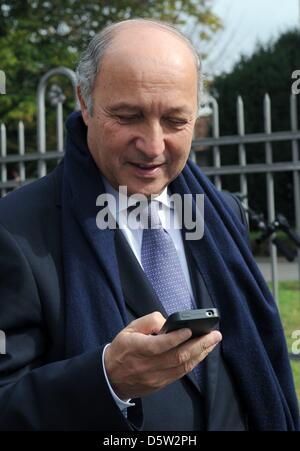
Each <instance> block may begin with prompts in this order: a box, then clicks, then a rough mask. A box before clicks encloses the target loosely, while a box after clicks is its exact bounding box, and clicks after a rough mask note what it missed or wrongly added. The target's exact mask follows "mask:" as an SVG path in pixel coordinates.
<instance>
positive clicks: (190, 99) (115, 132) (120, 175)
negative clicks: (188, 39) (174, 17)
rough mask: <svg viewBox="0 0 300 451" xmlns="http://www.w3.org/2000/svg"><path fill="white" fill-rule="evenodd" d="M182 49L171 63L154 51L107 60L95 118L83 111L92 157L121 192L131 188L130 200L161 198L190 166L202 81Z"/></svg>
mask: <svg viewBox="0 0 300 451" xmlns="http://www.w3.org/2000/svg"><path fill="white" fill-rule="evenodd" d="M176 44H178V42H176ZM183 46H184V45H179V49H178V55H176V54H175V56H174V55H173V56H171V57H170V56H169V55H167V53H166V52H163V53H164V54H163V55H159V54H158V55H157V54H156V53H155V51H154V52H153V51H151V49H150V51H149V54H147V51H145V53H144V54H143V55H142V54H139V52H138V49H137V52H130V51H129V52H128V51H127V50H126V49H123V50H122V49H121V50H120V49H117V50H115V51H112V52H111V53H110V52H108V55H107V56H105V57H104V60H103V63H102V65H101V68H100V72H99V75H98V78H97V80H96V83H95V87H94V92H93V115H92V116H90V115H89V114H88V112H87V111H86V109H85V108H83V110H82V111H83V118H84V120H85V123H86V125H87V126H88V146H89V149H90V152H91V154H92V156H93V158H94V160H95V162H96V164H97V166H98V167H99V169H100V170H101V172H102V173H103V175H104V176H105V177H106V178H107V179H108V181H109V182H110V183H111V184H112V186H113V187H114V188H116V189H118V187H119V186H120V185H126V186H127V190H128V194H135V193H142V194H144V195H146V196H150V195H151V194H159V193H160V192H162V190H163V189H164V188H165V187H166V186H167V185H168V184H169V183H170V182H171V181H172V180H173V179H174V178H175V177H176V176H177V175H178V174H179V173H180V172H181V171H182V169H183V167H184V165H185V163H186V160H187V158H188V155H189V151H190V146H191V140H192V133H193V128H194V124H195V119H196V111H197V75H196V68H195V64H194V60H193V58H192V56H191V55H190V54H189V50H188V49H185V48H183ZM180 52H181V53H183V55H180ZM158 53H159V52H158Z"/></svg>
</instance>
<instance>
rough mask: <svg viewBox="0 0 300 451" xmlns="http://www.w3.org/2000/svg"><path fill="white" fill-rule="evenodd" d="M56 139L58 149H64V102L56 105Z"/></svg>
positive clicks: (60, 150) (61, 150)
mask: <svg viewBox="0 0 300 451" xmlns="http://www.w3.org/2000/svg"><path fill="white" fill-rule="evenodd" d="M56 139H57V150H58V151H59V152H63V151H64V115H63V103H62V102H58V104H57V106H56Z"/></svg>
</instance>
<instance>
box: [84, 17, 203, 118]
mask: <svg viewBox="0 0 300 451" xmlns="http://www.w3.org/2000/svg"><path fill="white" fill-rule="evenodd" d="M131 23H137V24H139V23H141V24H145V23H146V24H149V25H152V26H154V27H158V28H161V29H163V30H166V31H168V32H170V33H173V34H174V35H176V36H177V37H179V38H180V39H181V40H182V41H183V42H184V43H185V44H186V45H187V47H188V48H189V49H190V50H191V53H192V55H193V57H194V60H195V65H196V70H197V76H198V103H199V99H200V86H201V61H200V57H199V55H198V53H197V51H196V49H195V48H194V46H193V45H192V43H191V42H190V41H189V39H188V38H187V37H186V36H185V35H184V34H183V33H181V32H180V31H179V30H177V28H175V27H174V26H173V25H171V24H169V23H166V22H162V21H158V20H152V19H151V20H150V19H129V20H123V21H120V22H116V23H113V24H111V25H108V26H107V27H105V28H103V30H101V31H100V32H99V33H97V34H96V35H95V36H94V37H93V39H91V41H90V43H89V45H88V47H87V48H86V50H84V51H83V52H82V54H81V57H80V61H79V64H78V66H77V69H76V76H77V83H78V85H79V87H80V92H81V95H82V97H83V100H84V101H85V104H86V106H87V109H88V112H89V114H90V115H92V114H93V99H92V94H93V89H94V83H95V80H96V78H97V75H98V71H99V68H100V65H101V62H102V60H103V57H104V54H105V52H106V50H107V49H108V47H109V46H110V45H111V43H112V41H113V39H114V37H115V36H116V34H117V32H118V30H119V28H120V27H122V26H123V25H124V24H131Z"/></svg>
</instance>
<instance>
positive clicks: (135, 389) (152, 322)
mask: <svg viewBox="0 0 300 451" xmlns="http://www.w3.org/2000/svg"><path fill="white" fill-rule="evenodd" d="M164 322H165V318H164V317H163V316H162V315H161V314H160V313H159V312H154V313H151V314H150V315H146V316H143V317H141V318H139V319H137V320H135V321H132V322H131V323H130V324H129V325H128V326H127V327H126V328H125V329H123V330H122V331H121V332H120V333H119V334H118V335H117V336H116V338H115V339H114V340H113V341H112V343H111V345H110V346H108V348H107V349H106V352H105V356H104V362H105V368H106V372H107V375H108V378H109V381H110V384H111V386H112V387H113V389H114V391H115V393H116V394H117V395H118V396H119V398H120V399H126V400H127V399H130V398H137V397H141V396H144V395H147V394H149V393H151V392H154V391H156V390H160V389H161V388H163V387H165V386H166V385H168V384H170V383H171V382H174V381H175V380H177V379H180V378H181V377H183V376H184V375H185V374H187V373H189V372H190V371H192V369H193V368H194V367H195V366H196V365H197V364H198V363H199V362H201V361H202V360H203V359H205V357H206V356H207V355H208V354H209V353H210V352H211V351H212V350H213V349H214V347H215V346H216V345H217V344H218V343H219V342H220V340H221V339H222V335H221V334H220V332H219V331H213V332H210V333H209V334H207V335H205V336H203V337H197V338H193V339H190V340H189V338H190V337H191V335H192V332H191V331H190V330H189V329H181V330H177V331H174V332H170V333H168V334H162V335H154V336H153V335H151V334H156V333H158V332H159V331H160V329H161V328H162V326H163V324H164ZM187 340H188V341H187Z"/></svg>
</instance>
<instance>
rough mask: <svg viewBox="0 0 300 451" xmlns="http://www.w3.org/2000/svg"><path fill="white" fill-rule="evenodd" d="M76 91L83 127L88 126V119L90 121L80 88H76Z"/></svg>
mask: <svg viewBox="0 0 300 451" xmlns="http://www.w3.org/2000/svg"><path fill="white" fill-rule="evenodd" d="M76 90H77V96H78V99H79V102H80V109H81V114H82V118H83V120H84V123H85V125H86V126H88V122H89V119H90V114H89V112H88V109H87V105H86V103H85V101H84V99H83V97H82V94H81V89H80V86H77V88H76Z"/></svg>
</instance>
